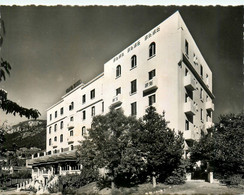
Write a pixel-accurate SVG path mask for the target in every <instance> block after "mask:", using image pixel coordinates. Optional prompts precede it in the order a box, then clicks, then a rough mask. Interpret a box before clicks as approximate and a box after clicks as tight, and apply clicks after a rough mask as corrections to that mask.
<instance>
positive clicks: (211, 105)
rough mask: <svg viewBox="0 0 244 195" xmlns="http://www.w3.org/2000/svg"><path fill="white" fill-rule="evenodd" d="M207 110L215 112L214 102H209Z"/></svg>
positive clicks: (206, 106)
mask: <svg viewBox="0 0 244 195" xmlns="http://www.w3.org/2000/svg"><path fill="white" fill-rule="evenodd" d="M205 108H206V110H209V111H211V112H213V111H214V104H213V102H212V101H207V102H206V105H205Z"/></svg>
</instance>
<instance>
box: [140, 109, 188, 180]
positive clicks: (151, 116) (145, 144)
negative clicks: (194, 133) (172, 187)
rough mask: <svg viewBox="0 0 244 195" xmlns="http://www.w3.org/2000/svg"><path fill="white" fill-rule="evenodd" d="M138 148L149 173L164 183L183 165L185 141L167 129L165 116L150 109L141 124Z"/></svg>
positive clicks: (180, 135)
mask: <svg viewBox="0 0 244 195" xmlns="http://www.w3.org/2000/svg"><path fill="white" fill-rule="evenodd" d="M138 146H139V148H140V150H141V152H142V154H143V158H144V159H145V162H146V165H147V173H148V174H149V175H150V176H151V177H153V176H155V177H157V178H158V181H160V182H164V181H165V179H166V178H168V177H169V176H170V175H171V174H172V173H173V171H174V170H175V169H177V168H179V166H180V165H181V164H182V162H181V159H182V155H183V147H184V140H183V136H182V133H179V134H178V135H177V134H176V133H175V132H174V131H172V130H171V129H169V128H168V127H167V123H166V121H165V118H164V115H160V114H158V113H157V112H156V110H155V108H154V107H149V108H148V109H147V110H146V114H145V115H144V116H143V120H142V122H141V128H140V132H139V133H138Z"/></svg>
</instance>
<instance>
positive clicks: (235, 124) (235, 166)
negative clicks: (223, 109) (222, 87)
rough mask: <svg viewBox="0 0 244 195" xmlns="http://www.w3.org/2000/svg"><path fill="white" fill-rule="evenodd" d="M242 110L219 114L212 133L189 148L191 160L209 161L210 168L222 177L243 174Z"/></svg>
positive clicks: (243, 138) (243, 132) (243, 121)
mask: <svg viewBox="0 0 244 195" xmlns="http://www.w3.org/2000/svg"><path fill="white" fill-rule="evenodd" d="M243 148H244V112H242V113H240V114H237V115H234V114H228V115H222V116H220V122H219V123H218V124H216V128H213V129H212V133H211V134H208V135H206V136H204V137H203V138H201V140H200V141H199V142H198V143H197V142H196V143H194V145H193V147H192V148H191V159H192V161H193V162H196V161H198V160H201V161H203V162H209V165H210V168H211V169H212V170H213V171H215V172H217V173H219V175H222V176H223V177H224V178H228V177H232V176H234V175H237V174H241V175H243V174H244V150H243Z"/></svg>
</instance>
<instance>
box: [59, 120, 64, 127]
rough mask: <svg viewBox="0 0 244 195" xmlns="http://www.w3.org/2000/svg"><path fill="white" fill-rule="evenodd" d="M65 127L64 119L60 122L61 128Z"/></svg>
mask: <svg viewBox="0 0 244 195" xmlns="http://www.w3.org/2000/svg"><path fill="white" fill-rule="evenodd" d="M63 127H64V121H61V122H60V129H63Z"/></svg>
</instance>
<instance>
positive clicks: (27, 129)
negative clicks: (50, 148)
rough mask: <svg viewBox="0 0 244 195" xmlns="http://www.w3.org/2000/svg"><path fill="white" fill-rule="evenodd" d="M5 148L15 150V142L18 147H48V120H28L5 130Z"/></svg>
mask: <svg viewBox="0 0 244 195" xmlns="http://www.w3.org/2000/svg"><path fill="white" fill-rule="evenodd" d="M5 138H6V141H5V142H4V144H3V145H4V148H6V149H7V150H13V143H15V144H16V145H17V149H18V148H22V147H26V148H30V147H37V148H40V149H42V150H44V149H45V148H46V120H28V121H24V122H21V123H19V124H17V125H14V126H12V127H11V128H8V130H7V131H5Z"/></svg>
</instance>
